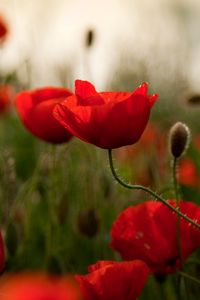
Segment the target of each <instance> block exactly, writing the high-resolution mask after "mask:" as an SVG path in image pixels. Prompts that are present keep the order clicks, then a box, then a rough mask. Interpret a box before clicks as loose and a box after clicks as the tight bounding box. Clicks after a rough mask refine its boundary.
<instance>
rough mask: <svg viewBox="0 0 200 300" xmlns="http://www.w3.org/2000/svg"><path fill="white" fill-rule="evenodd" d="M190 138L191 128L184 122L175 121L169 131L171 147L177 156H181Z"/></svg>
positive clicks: (172, 152)
mask: <svg viewBox="0 0 200 300" xmlns="http://www.w3.org/2000/svg"><path fill="white" fill-rule="evenodd" d="M189 140H190V130H189V128H188V126H187V125H185V124H184V123H182V122H177V123H175V124H174V125H173V126H172V127H171V129H170V132H169V148H170V152H171V154H172V155H173V156H174V157H175V158H179V157H180V156H181V155H182V154H183V153H184V152H185V150H186V149H187V147H188V144H189Z"/></svg>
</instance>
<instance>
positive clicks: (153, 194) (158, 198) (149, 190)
mask: <svg viewBox="0 0 200 300" xmlns="http://www.w3.org/2000/svg"><path fill="white" fill-rule="evenodd" d="M108 157H109V164H110V169H111V171H112V174H113V176H114V178H115V180H116V181H117V182H118V183H119V184H120V185H122V186H124V187H125V188H127V189H132V190H142V191H144V192H147V193H148V194H150V195H151V196H153V197H154V198H155V199H157V200H159V201H160V202H162V203H163V204H164V205H166V206H167V207H168V208H169V209H171V210H172V211H173V212H175V213H176V214H177V215H179V216H180V217H182V218H183V219H184V220H186V221H187V222H189V223H190V224H192V225H194V226H195V227H197V228H198V229H200V224H198V223H196V222H195V221H194V220H192V219H190V218H188V217H187V216H186V215H184V214H183V213H182V212H181V211H179V210H178V209H177V208H175V207H174V206H172V205H171V204H170V203H168V202H167V200H165V199H164V198H162V197H161V196H160V195H158V194H157V193H156V192H154V191H152V190H151V189H150V188H148V187H145V186H143V185H139V184H129V183H126V182H124V181H123V180H122V179H120V178H119V177H118V175H117V173H116V171H115V168H114V164H113V158H112V149H108Z"/></svg>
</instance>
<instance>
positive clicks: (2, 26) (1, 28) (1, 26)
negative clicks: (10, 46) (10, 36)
mask: <svg viewBox="0 0 200 300" xmlns="http://www.w3.org/2000/svg"><path fill="white" fill-rule="evenodd" d="M7 33H8V28H7V25H6V23H5V21H4V19H3V18H2V17H1V16H0V40H2V39H4V38H5V37H6V35H7Z"/></svg>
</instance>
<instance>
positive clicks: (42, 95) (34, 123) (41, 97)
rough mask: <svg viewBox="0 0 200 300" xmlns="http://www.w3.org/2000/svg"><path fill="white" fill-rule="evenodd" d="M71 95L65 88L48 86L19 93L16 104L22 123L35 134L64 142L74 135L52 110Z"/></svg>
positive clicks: (49, 140)
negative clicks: (63, 125) (54, 115)
mask: <svg viewBox="0 0 200 300" xmlns="http://www.w3.org/2000/svg"><path fill="white" fill-rule="evenodd" d="M71 95H72V92H71V91H69V90H68V89H65V88H56V87H46V88H41V89H37V90H33V91H23V92H21V93H19V94H18V95H17V96H16V100H15V104H16V108H17V111H18V114H19V116H20V118H21V120H22V123H23V124H24V126H25V127H26V128H27V129H28V130H29V131H30V132H31V133H32V134H33V135H35V136H37V137H38V138H40V139H42V140H44V141H47V142H50V143H63V142H67V141H69V140H70V139H71V137H72V135H71V133H70V132H68V131H67V130H65V129H64V128H63V127H62V126H61V125H60V124H59V122H57V120H55V118H54V117H53V114H52V112H53V109H54V107H55V105H56V104H57V103H60V102H62V101H64V100H66V99H67V98H69V96H71Z"/></svg>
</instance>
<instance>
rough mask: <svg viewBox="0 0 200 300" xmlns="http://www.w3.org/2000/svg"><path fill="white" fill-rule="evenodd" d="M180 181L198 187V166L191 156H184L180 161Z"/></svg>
mask: <svg viewBox="0 0 200 300" xmlns="http://www.w3.org/2000/svg"><path fill="white" fill-rule="evenodd" d="M177 177H178V182H179V183H181V184H183V185H188V186H193V187H196V186H197V185H198V173H197V168H196V166H195V164H194V162H193V160H192V159H190V158H184V159H182V160H181V161H180V162H179V169H178V176H177Z"/></svg>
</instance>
